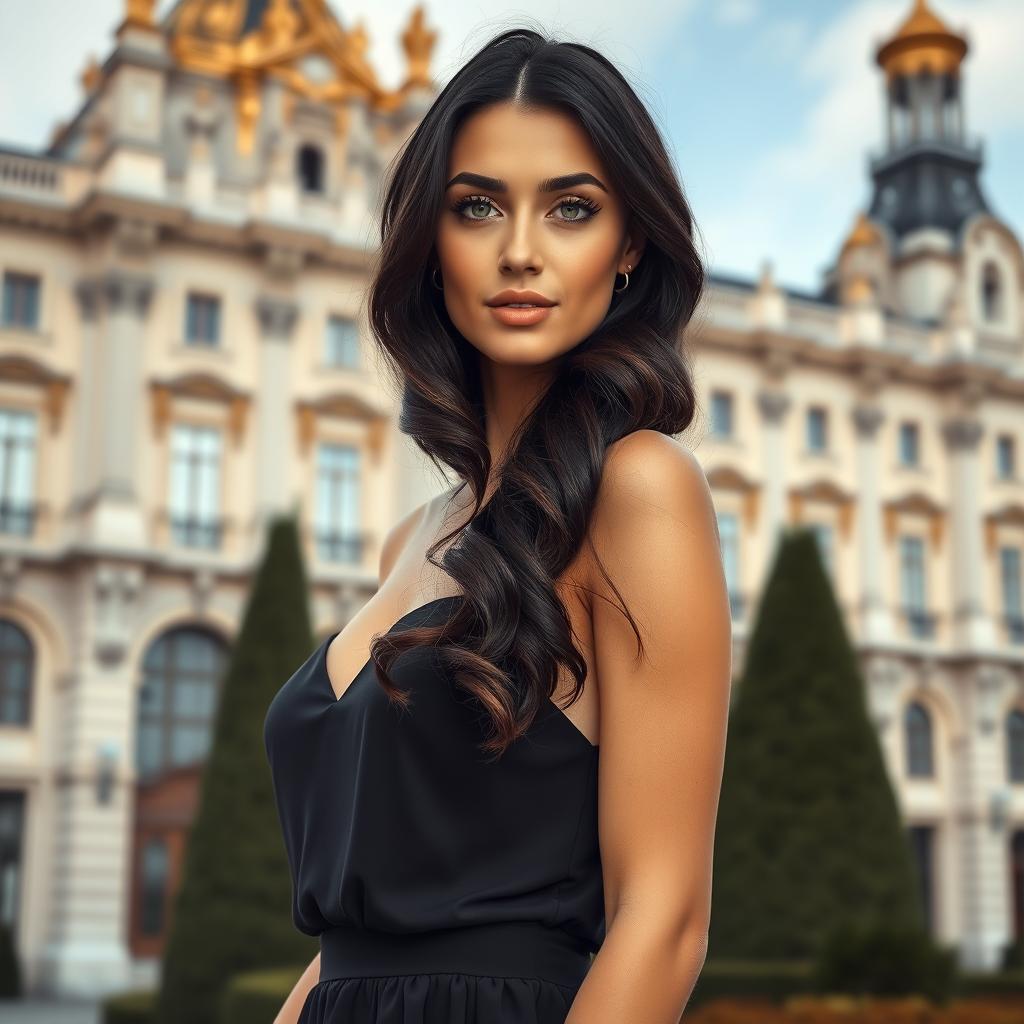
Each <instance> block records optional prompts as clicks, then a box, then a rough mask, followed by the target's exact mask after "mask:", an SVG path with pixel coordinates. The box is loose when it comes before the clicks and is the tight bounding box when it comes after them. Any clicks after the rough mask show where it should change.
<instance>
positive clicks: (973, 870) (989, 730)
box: [951, 664, 1014, 970]
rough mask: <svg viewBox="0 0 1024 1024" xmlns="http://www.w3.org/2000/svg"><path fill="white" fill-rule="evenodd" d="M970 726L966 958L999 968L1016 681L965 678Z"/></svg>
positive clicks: (963, 848)
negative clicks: (1008, 723)
mask: <svg viewBox="0 0 1024 1024" xmlns="http://www.w3.org/2000/svg"><path fill="white" fill-rule="evenodd" d="M960 685H961V687H962V693H963V701H962V706H963V707H964V711H965V714H964V727H963V732H962V734H961V735H959V736H958V737H957V740H958V742H957V745H956V759H955V761H954V763H953V764H952V765H951V774H952V778H953V799H954V818H953V820H954V827H955V831H954V835H955V838H956V840H957V843H956V851H957V855H958V856H957V860H958V862H959V863H958V868H959V877H958V878H957V893H958V898H959V900H960V918H961V922H960V925H961V927H960V942H959V957H960V962H961V964H962V965H963V966H964V967H967V968H969V969H973V970H994V969H995V968H996V967H997V966H998V965H999V959H1000V955H1001V952H1002V947H1003V946H1004V945H1005V944H1006V943H1007V942H1009V941H1010V939H1011V933H1012V918H1011V913H1010V899H1011V892H1010V864H1009V858H1010V835H1011V831H1012V830H1011V829H1010V828H1009V827H1008V818H1009V815H1008V810H1009V806H1010V805H1009V798H1010V792H1009V787H1008V786H1007V783H1006V769H1005V758H1004V756H1003V748H1002V743H1001V738H1002V737H1001V730H1002V727H1003V714H1004V709H1005V708H1006V707H1007V706H1008V705H1009V702H1010V696H1011V693H1012V690H1013V685H1014V680H1013V677H1012V675H1011V673H1009V672H1006V671H1003V670H1002V669H1000V668H996V667H993V666H986V665H982V664H975V665H974V666H972V667H968V668H965V669H964V674H963V676H962V678H961V680H960Z"/></svg>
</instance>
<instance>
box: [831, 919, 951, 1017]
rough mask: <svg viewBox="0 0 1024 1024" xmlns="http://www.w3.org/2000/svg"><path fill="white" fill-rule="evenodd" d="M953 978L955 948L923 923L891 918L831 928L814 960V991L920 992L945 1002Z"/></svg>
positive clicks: (898, 993)
mask: <svg viewBox="0 0 1024 1024" xmlns="http://www.w3.org/2000/svg"><path fill="white" fill-rule="evenodd" d="M956 982H957V972H956V953H955V951H954V950H953V949H952V948H946V947H940V946H938V945H936V944H935V942H934V941H933V939H932V937H931V936H930V935H929V934H928V933H927V931H925V930H924V929H922V928H919V927H916V926H914V925H904V924H898V923H890V922H886V921H883V922H879V923H874V922H861V923H850V922H847V923H844V924H841V925H839V926H838V927H836V928H834V929H833V930H832V931H831V932H830V933H829V935H828V937H827V938H826V940H825V943H824V945H823V947H822V950H821V953H820V954H819V956H818V958H817V960H816V961H815V968H814V984H815V989H816V991H818V992H837V993H838V992H841V993H850V994H854V995H877V996H903V995H923V996H927V997H928V998H930V999H932V1000H934V1001H935V1002H937V1003H946V1002H948V1000H949V998H950V996H951V995H952V994H953V992H954V990H955V987H956Z"/></svg>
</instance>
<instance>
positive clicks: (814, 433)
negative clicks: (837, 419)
mask: <svg viewBox="0 0 1024 1024" xmlns="http://www.w3.org/2000/svg"><path fill="white" fill-rule="evenodd" d="M807 447H808V448H809V449H810V450H811V451H812V452H823V451H825V450H826V449H827V448H828V419H827V415H826V410H825V409H824V408H823V407H822V406H820V405H812V406H811V407H810V408H809V409H808V410H807Z"/></svg>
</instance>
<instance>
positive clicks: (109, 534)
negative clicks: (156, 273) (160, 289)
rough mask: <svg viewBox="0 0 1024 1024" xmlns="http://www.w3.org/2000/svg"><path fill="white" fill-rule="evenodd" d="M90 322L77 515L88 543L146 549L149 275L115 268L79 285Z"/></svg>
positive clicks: (81, 300) (81, 303)
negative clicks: (141, 470) (86, 422)
mask: <svg viewBox="0 0 1024 1024" xmlns="http://www.w3.org/2000/svg"><path fill="white" fill-rule="evenodd" d="M77 291H78V297H79V303H80V306H81V309H82V312H83V316H84V317H85V319H86V320H87V322H88V329H87V332H86V337H85V341H86V344H87V345H91V346H92V348H91V351H87V354H86V358H85V360H84V361H85V362H86V363H89V364H91V365H90V368H89V374H88V377H87V378H84V382H85V383H86V385H87V386H88V388H89V392H90V393H89V394H88V395H85V394H83V395H82V402H83V404H84V405H86V406H88V408H89V409H90V410H91V412H92V418H91V421H90V426H89V429H88V432H87V433H86V434H85V435H84V436H80V437H79V438H78V439H77V440H78V450H77V451H76V458H78V459H80V460H81V463H82V465H83V466H84V467H86V468H85V469H84V473H85V478H86V479H85V486H84V488H83V490H82V492H80V494H79V496H78V498H77V500H76V502H75V504H74V505H73V507H72V510H73V511H74V512H76V513H77V514H78V516H79V522H80V533H81V537H82V539H83V540H86V541H88V542H90V543H92V544H96V545H102V546H104V547H105V548H109V547H111V546H116V547H123V548H137V547H142V546H144V545H145V543H146V541H147V530H146V528H145V521H144V518H143V516H144V510H143V508H142V507H141V506H140V502H139V487H138V481H137V473H138V461H139V460H138V446H139V438H140V436H142V434H143V431H144V429H145V416H144V411H145V410H144V409H143V405H142V397H143V331H144V329H145V319H146V313H147V311H148V310H149V304H150V299H151V298H152V295H153V279H152V278H151V277H150V276H148V275H143V274H138V273H134V272H129V271H124V270H111V271H108V272H107V273H105V274H102V275H100V276H99V277H96V278H91V279H86V280H84V281H81V282H80V283H79V285H78V289H77Z"/></svg>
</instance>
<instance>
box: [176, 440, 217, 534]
mask: <svg viewBox="0 0 1024 1024" xmlns="http://www.w3.org/2000/svg"><path fill="white" fill-rule="evenodd" d="M221 447H222V446H221V432H220V430H218V429H217V428H216V427H211V426H205V425H199V424H189V423H178V424H175V426H174V429H173V431H172V433H171V475H170V495H169V501H168V519H169V523H170V530H171V538H172V540H173V541H174V543H175V544H179V545H182V546H184V547H193V548H210V549H215V548H218V547H220V544H221V531H222V519H221V496H220V481H221Z"/></svg>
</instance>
